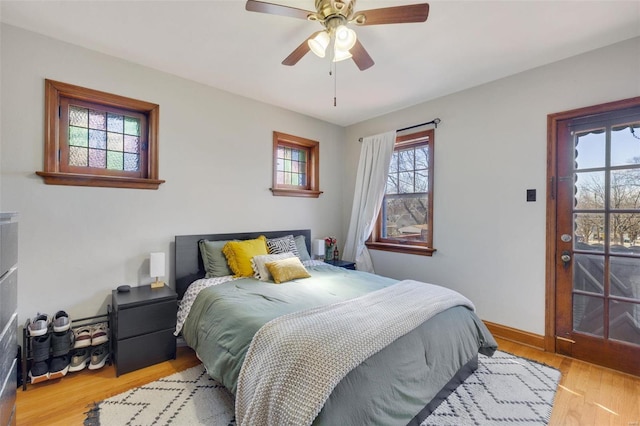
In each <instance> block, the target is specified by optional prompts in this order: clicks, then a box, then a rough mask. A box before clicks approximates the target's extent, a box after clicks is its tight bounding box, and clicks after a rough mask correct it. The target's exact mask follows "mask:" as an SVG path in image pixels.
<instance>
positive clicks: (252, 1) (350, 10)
mask: <svg viewBox="0 0 640 426" xmlns="http://www.w3.org/2000/svg"><path fill="white" fill-rule="evenodd" d="M315 2H316V11H315V12H311V11H308V10H304V9H298V8H295V7H290V6H284V5H279V4H273V3H266V2H263V1H258V0H247V5H246V9H247V10H248V11H251V12H260V13H269V14H272V15H281V16H288V17H292V18H300V19H306V20H309V21H317V22H319V23H321V24H322V25H323V26H324V28H325V29H324V30H321V31H317V32H315V33H313V34H311V35H310V36H309V37H308V38H307V39H306V40H305V41H303V42H302V43H301V44H300V46H298V47H297V48H295V49H294V50H293V52H291V54H290V55H289V56H287V57H286V58H285V59H284V61H282V64H283V65H289V66H292V65H295V64H297V63H298V61H299V60H300V59H302V57H303V56H304V55H306V54H307V52H309V50H311V51H312V52H313V53H315V54H316V55H318V56H319V57H321V58H324V57H325V55H326V52H327V50H329V53H330V55H332V60H333V61H334V62H338V61H342V60H345V59H349V58H351V59H353V61H354V62H355V63H356V65H357V66H358V68H360V70H361V71H364V70H366V69H368V68H370V67H371V66H372V65H373V64H374V62H373V59H371V56H369V53H367V51H366V49H365V48H364V47H363V46H362V43H360V41H359V40H358V38H357V36H356V33H355V31H353V30H352V29H351V28H348V27H347V25H348V24H355V25H381V24H404V23H409V22H424V21H426V20H427V17H428V16H429V4H428V3H420V4H410V5H405V6H393V7H385V8H381V9H370V10H362V11H359V12H354V8H355V4H356V0H315ZM327 47H331V48H330V49H327Z"/></svg>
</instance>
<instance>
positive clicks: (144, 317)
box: [111, 285, 178, 376]
mask: <svg viewBox="0 0 640 426" xmlns="http://www.w3.org/2000/svg"><path fill="white" fill-rule="evenodd" d="M111 297H112V301H113V302H112V304H113V311H112V312H111V315H112V319H111V324H112V327H113V330H112V336H113V358H114V361H115V364H116V376H119V375H120V374H124V373H128V372H130V371H134V370H138V369H140V368H143V367H147V366H149V365H152V364H157V363H159V362H162V361H166V360H168V359H175V358H176V338H175V336H174V335H173V332H174V331H175V329H176V314H177V312H178V295H177V294H176V292H175V291H173V290H172V289H171V288H169V287H167V286H166V285H165V286H164V287H161V288H154V289H152V288H151V286H148V285H144V286H140V287H131V290H130V291H128V292H125V293H119V292H118V291H117V290H113V292H112V295H111Z"/></svg>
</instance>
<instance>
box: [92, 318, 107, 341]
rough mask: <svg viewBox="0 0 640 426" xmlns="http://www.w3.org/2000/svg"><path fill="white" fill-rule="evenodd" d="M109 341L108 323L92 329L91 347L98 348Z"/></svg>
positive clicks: (102, 323) (97, 325)
mask: <svg viewBox="0 0 640 426" xmlns="http://www.w3.org/2000/svg"><path fill="white" fill-rule="evenodd" d="M108 341H109V328H108V327H107V323H106V322H101V323H99V324H96V325H94V326H93V327H91V346H98V345H101V344H103V343H106V342H108Z"/></svg>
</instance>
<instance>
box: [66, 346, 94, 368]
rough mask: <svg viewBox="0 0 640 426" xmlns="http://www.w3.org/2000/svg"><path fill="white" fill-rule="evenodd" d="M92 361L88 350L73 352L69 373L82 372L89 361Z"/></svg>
mask: <svg viewBox="0 0 640 426" xmlns="http://www.w3.org/2000/svg"><path fill="white" fill-rule="evenodd" d="M90 360H91V355H90V354H89V351H88V350H87V349H78V350H76V351H74V352H73V355H72V356H71V365H70V366H69V371H80V370H84V368H85V367H86V366H87V364H88V363H89V361H90Z"/></svg>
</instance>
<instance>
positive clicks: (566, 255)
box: [560, 250, 571, 266]
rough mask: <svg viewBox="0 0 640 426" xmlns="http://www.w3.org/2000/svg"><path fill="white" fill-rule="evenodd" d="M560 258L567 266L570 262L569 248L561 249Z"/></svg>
mask: <svg viewBox="0 0 640 426" xmlns="http://www.w3.org/2000/svg"><path fill="white" fill-rule="evenodd" d="M560 260H562V262H563V263H564V265H565V266H567V265H568V264H569V262H571V252H570V251H569V250H565V251H563V252H562V254H561V255H560Z"/></svg>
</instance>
